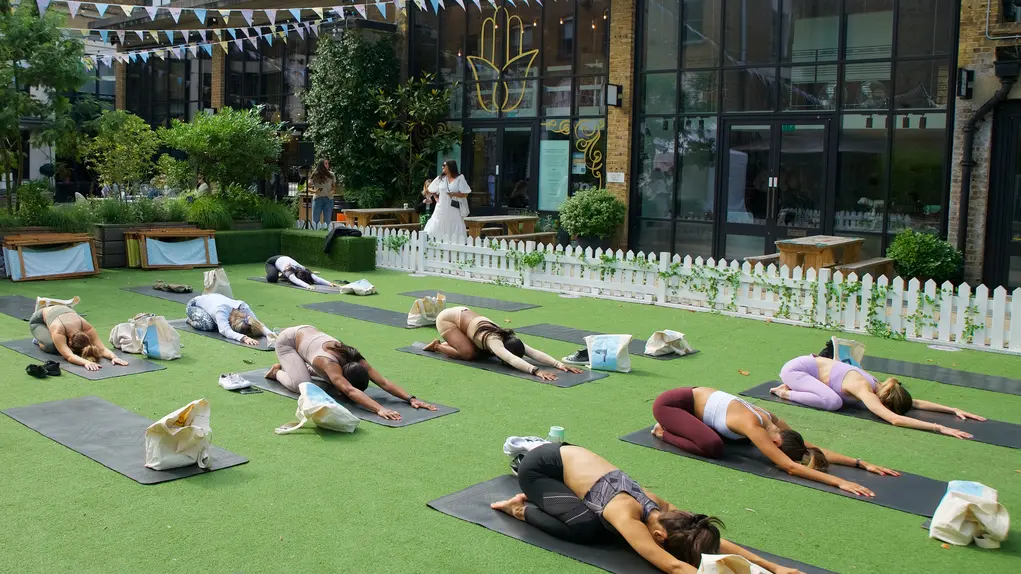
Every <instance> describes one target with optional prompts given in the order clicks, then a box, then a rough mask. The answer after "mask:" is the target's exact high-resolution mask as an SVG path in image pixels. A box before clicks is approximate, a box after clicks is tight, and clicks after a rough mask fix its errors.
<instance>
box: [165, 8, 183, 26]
mask: <svg viewBox="0 0 1021 574" xmlns="http://www.w3.org/2000/svg"><path fill="white" fill-rule="evenodd" d="M167 10H170V17H171V18H173V19H174V23H175V24H177V23H178V22H180V21H181V9H180V8H167Z"/></svg>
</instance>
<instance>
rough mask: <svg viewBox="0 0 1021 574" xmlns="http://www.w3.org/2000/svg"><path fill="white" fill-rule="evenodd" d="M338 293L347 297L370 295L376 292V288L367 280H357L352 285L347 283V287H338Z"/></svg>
mask: <svg viewBox="0 0 1021 574" xmlns="http://www.w3.org/2000/svg"><path fill="white" fill-rule="evenodd" d="M340 292H341V293H346V294H348V295H350V294H352V293H354V294H355V295H372V294H373V293H375V292H376V287H375V286H373V285H372V283H369V281H368V279H359V280H358V281H355V282H354V283H348V284H347V285H341V286H340Z"/></svg>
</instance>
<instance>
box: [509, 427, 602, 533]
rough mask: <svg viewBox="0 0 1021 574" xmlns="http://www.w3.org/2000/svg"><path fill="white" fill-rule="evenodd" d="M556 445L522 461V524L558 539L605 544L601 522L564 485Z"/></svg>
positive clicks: (530, 453)
mask: <svg viewBox="0 0 1021 574" xmlns="http://www.w3.org/2000/svg"><path fill="white" fill-rule="evenodd" d="M561 446H562V445H560V444H559V443H549V444H544V445H542V446H540V447H538V448H535V449H533V450H532V451H531V452H529V453H528V454H526V455H525V456H524V458H522V459H521V464H520V465H519V466H518V484H519V485H520V486H521V491H522V492H524V493H525V496H527V497H528V502H527V503H526V504H525V522H527V523H528V524H531V525H532V526H535V527H536V528H538V529H539V530H542V531H543V532H545V533H547V534H550V535H552V536H556V537H557V538H560V539H561V540H567V541H569V542H577V543H579V544H592V543H596V542H601V541H606V540H607V539H608V538H609V531H608V530H607V529H606V527H605V526H603V521H602V519H601V518H599V516H597V515H596V513H595V512H593V511H592V509H591V508H589V507H588V506H586V505H585V503H584V502H582V500H581V499H580V498H578V496H577V495H575V494H574V492H572V491H571V489H570V488H568V487H567V485H566V484H564V459H563V458H561V456H560V447H561Z"/></svg>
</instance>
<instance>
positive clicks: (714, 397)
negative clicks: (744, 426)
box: [702, 391, 765, 440]
mask: <svg viewBox="0 0 1021 574" xmlns="http://www.w3.org/2000/svg"><path fill="white" fill-rule="evenodd" d="M732 401H738V402H739V403H741V404H742V405H744V406H746V407H748V410H750V411H752V414H754V415H755V416H756V417H757V418H758V419H759V424H760V425H763V424H765V421H764V420H762V415H761V414H759V409H757V408H755V406H754V405H752V404H751V403H749V402H748V401H746V400H744V399H741V398H738V397H735V396H734V395H732V394H730V393H727V392H724V391H714V392H713V394H711V395H709V398H708V399H706V402H705V408H704V409H702V422H704V423H705V424H706V426H708V427H709V428H711V429H713V430H714V431H716V432H717V434H719V435H720V436H722V437H724V438H729V439H731V440H740V439H743V438H745V437H744V436H741V435H739V434H737V433H736V432H734V431H732V430H730V427H728V426H727V409H728V408H729V407H730V403H731V402H732Z"/></svg>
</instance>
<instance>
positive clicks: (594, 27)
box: [592, 20, 596, 30]
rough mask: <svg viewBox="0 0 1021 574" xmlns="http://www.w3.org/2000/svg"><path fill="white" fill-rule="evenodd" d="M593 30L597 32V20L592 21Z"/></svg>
mask: <svg viewBox="0 0 1021 574" xmlns="http://www.w3.org/2000/svg"><path fill="white" fill-rule="evenodd" d="M592 29H593V30H595V29H596V21H595V20H593V21H592Z"/></svg>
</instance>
